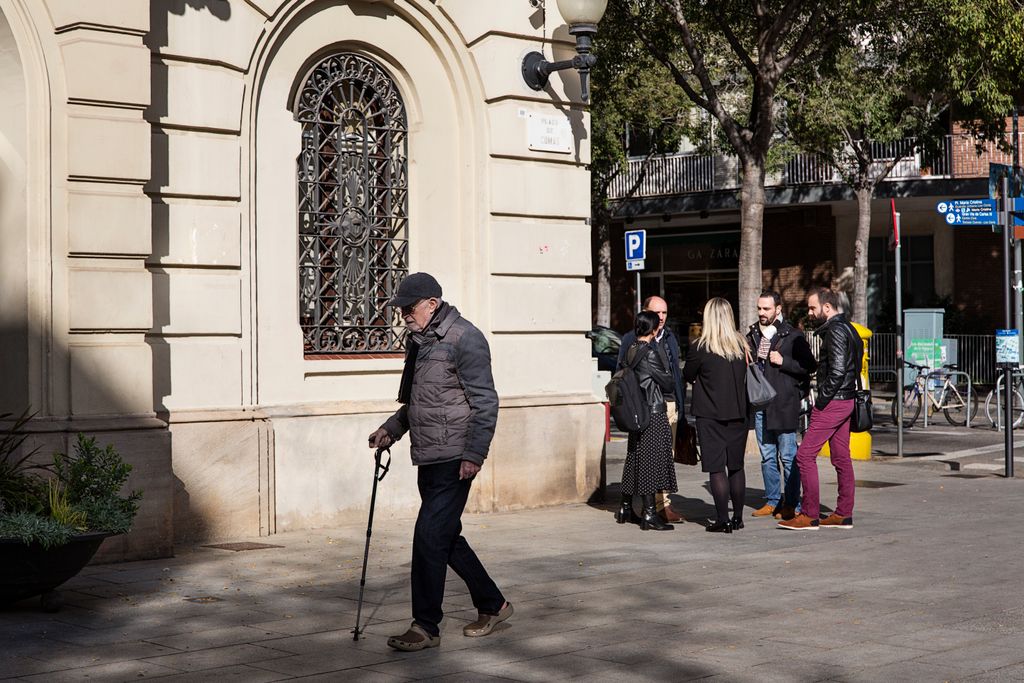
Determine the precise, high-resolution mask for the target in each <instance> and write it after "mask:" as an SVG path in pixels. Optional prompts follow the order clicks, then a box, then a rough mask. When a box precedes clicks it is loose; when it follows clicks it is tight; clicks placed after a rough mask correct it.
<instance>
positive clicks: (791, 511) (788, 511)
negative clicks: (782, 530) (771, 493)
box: [772, 505, 796, 522]
mask: <svg viewBox="0 0 1024 683" xmlns="http://www.w3.org/2000/svg"><path fill="white" fill-rule="evenodd" d="M772 517H774V518H775V519H782V520H785V521H787V522H788V521H789V520H791V519H793V518H794V517H796V508H795V507H793V506H792V505H780V506H779V507H777V508H775V513H774V514H773V515H772Z"/></svg>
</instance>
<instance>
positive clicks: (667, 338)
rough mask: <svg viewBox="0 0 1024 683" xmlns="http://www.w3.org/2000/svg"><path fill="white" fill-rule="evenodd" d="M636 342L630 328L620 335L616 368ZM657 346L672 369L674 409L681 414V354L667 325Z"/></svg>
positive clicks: (620, 364)
mask: <svg viewBox="0 0 1024 683" xmlns="http://www.w3.org/2000/svg"><path fill="white" fill-rule="evenodd" d="M634 343H636V333H635V332H633V331H632V330H630V331H629V332H627V333H626V334H624V335H622V344H621V345H620V346H619V361H618V364H617V365H616V368H621V367H622V360H623V358H625V356H626V350H627V349H628V348H629V347H631V346H632V345H633V344H634ZM656 343H657V345H658V346H661V347H664V349H665V355H666V356H667V357H668V364H669V367H670V368H671V370H672V380H673V382H674V383H675V390H674V392H673V393H674V394H675V399H676V410H678V411H679V415H680V416H682V414H683V401H684V400H685V399H686V385H684V384H683V373H682V371H681V370H680V368H679V361H680V359H682V357H683V356H682V354H681V353H680V351H679V340H678V339H676V335H675V333H673V332H672V330H671V329H670V328H668V327H666V328H665V333H664V334H663V335H662V336H661V341H660V342H656Z"/></svg>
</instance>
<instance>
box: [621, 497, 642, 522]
mask: <svg viewBox="0 0 1024 683" xmlns="http://www.w3.org/2000/svg"><path fill="white" fill-rule="evenodd" d="M615 521H616V522H618V523H619V524H638V523H639V522H640V520H639V519H637V518H636V515H635V514H633V496H632V495H631V494H628V493H623V494H622V504H621V505H619V509H618V511H617V512H616V513H615Z"/></svg>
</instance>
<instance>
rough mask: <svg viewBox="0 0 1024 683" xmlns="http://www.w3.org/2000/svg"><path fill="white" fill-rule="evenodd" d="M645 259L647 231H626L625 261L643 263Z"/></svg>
mask: <svg viewBox="0 0 1024 683" xmlns="http://www.w3.org/2000/svg"><path fill="white" fill-rule="evenodd" d="M645 258H647V231H646V230H627V231H626V260H627V261H643V260H644V259H645Z"/></svg>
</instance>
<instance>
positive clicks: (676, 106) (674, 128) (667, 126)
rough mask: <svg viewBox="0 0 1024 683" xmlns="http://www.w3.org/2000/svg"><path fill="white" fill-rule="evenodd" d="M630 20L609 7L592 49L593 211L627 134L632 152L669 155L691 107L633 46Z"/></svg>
mask: <svg viewBox="0 0 1024 683" xmlns="http://www.w3.org/2000/svg"><path fill="white" fill-rule="evenodd" d="M630 20H631V17H630V16H629V15H628V14H627V13H626V12H623V11H622V9H621V8H620V7H617V6H616V5H615V4H614V3H612V4H610V5H609V7H608V11H607V13H606V14H605V16H604V19H603V20H602V21H601V26H600V32H599V35H600V36H601V38H600V40H597V41H595V44H594V54H595V56H596V57H597V64H596V65H595V66H594V68H593V70H592V72H591V85H592V91H593V97H592V106H591V164H590V171H591V182H592V197H593V202H594V205H595V210H598V211H599V210H600V209H602V208H603V205H604V202H605V200H606V198H607V192H608V185H609V183H610V182H611V180H612V179H613V178H614V177H615V176H616V175H617V174H618V173H619V172H620V171H621V169H622V164H623V163H624V162H625V161H626V157H627V149H626V135H627V133H626V131H627V129H628V130H629V135H630V136H631V138H632V141H633V143H634V146H635V147H638V148H646V151H648V152H649V153H650V154H652V155H654V154H668V153H672V152H675V151H676V150H677V149H678V148H679V142H680V139H681V137H682V136H683V135H684V133H685V132H687V131H688V129H689V127H690V125H691V120H690V111H691V109H692V105H691V104H690V102H689V100H688V99H687V98H686V97H685V95H684V94H683V93H682V92H681V91H679V89H678V88H676V87H674V85H673V81H672V75H671V74H670V73H669V72H668V70H667V69H666V68H665V67H664V66H663V65H662V64H660V63H658V62H657V60H655V59H654V58H653V57H652V56H651V54H650V53H649V52H648V51H646V50H645V49H644V48H643V46H642V45H641V44H640V42H639V41H638V40H637V38H636V36H635V34H634V33H633V32H632V30H631V29H630V27H629V23H628V22H629V21H630ZM637 143H639V144H637Z"/></svg>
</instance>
